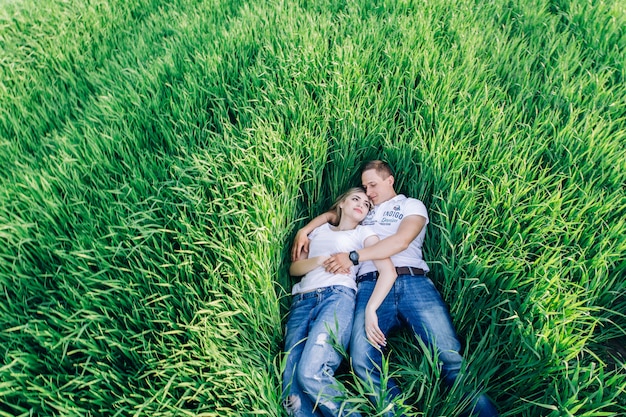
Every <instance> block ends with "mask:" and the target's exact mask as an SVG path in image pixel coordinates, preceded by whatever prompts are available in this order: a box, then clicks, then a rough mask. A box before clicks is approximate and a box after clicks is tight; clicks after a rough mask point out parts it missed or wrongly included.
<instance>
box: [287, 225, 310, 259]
mask: <svg viewBox="0 0 626 417" xmlns="http://www.w3.org/2000/svg"><path fill="white" fill-rule="evenodd" d="M309 242H310V240H309V235H308V234H307V233H306V232H305V231H304V229H300V230H298V233H296V237H295V238H294V239H293V246H291V262H295V261H297V260H298V259H300V255H301V254H302V252H306V253H308V252H309Z"/></svg>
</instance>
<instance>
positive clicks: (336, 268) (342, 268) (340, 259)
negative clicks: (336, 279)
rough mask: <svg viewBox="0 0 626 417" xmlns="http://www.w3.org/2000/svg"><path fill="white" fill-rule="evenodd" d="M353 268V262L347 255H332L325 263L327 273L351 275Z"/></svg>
mask: <svg viewBox="0 0 626 417" xmlns="http://www.w3.org/2000/svg"><path fill="white" fill-rule="evenodd" d="M352 266H353V264H352V261H351V260H350V258H349V257H348V254H347V253H336V254H334V255H331V256H330V257H329V258H328V259H327V260H326V262H324V268H325V269H326V272H330V273H332V274H349V273H350V269H351V268H352Z"/></svg>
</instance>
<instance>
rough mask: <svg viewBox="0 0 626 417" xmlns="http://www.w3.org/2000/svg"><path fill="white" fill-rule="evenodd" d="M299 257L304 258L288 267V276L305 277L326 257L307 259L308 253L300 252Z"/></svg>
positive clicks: (326, 257)
mask: <svg viewBox="0 0 626 417" xmlns="http://www.w3.org/2000/svg"><path fill="white" fill-rule="evenodd" d="M300 253H301V256H304V259H301V260H297V261H295V262H292V263H291V266H290V267H289V274H290V275H291V276H293V277H300V276H302V275H305V274H307V273H309V272H311V271H312V270H314V269H315V268H317V267H319V266H321V265H322V263H324V261H325V260H326V259H328V256H316V257H314V258H308V252H304V251H302V252H300Z"/></svg>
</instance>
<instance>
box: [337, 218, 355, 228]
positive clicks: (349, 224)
mask: <svg viewBox="0 0 626 417" xmlns="http://www.w3.org/2000/svg"><path fill="white" fill-rule="evenodd" d="M358 225H359V223H358V222H355V221H351V220H350V219H345V218H344V219H341V220H340V221H339V224H338V225H337V226H335V229H336V230H340V231H343V230H352V229H356V227H357V226H358Z"/></svg>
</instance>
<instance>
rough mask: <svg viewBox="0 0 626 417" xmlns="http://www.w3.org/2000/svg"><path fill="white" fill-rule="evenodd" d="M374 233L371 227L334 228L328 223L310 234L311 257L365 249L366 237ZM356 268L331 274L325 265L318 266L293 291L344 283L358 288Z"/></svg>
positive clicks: (305, 290)
mask: <svg viewBox="0 0 626 417" xmlns="http://www.w3.org/2000/svg"><path fill="white" fill-rule="evenodd" d="M374 235H375V233H374V231H373V230H372V229H371V228H370V227H366V226H361V225H359V226H357V227H356V228H355V229H351V230H332V229H331V227H330V224H329V223H326V224H324V225H322V226H320V227H318V228H316V229H315V230H313V231H312V232H311V233H310V234H309V239H310V243H309V258H314V257H316V256H329V255H332V254H335V253H339V252H350V251H353V250H359V249H363V242H365V239H367V238H368V237H370V236H374ZM356 270H357V267H356V266H353V267H352V268H351V270H350V273H349V274H331V273H330V272H326V271H325V269H324V267H322V266H318V267H317V268H315V269H313V270H312V271H310V272H309V273H307V274H306V275H305V276H304V277H303V278H302V280H301V281H300V282H298V283H297V284H295V285H294V286H293V288H292V290H291V293H292V294H301V293H304V292H308V291H312V290H315V289H317V288H322V287H329V286H331V285H344V286H346V287H349V288H352V289H354V290H356V282H355V278H356Z"/></svg>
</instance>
